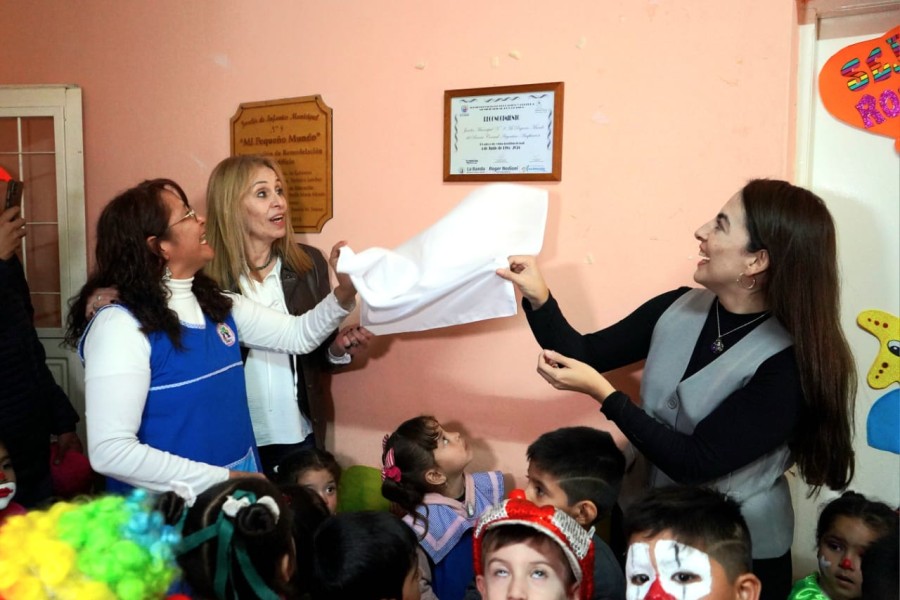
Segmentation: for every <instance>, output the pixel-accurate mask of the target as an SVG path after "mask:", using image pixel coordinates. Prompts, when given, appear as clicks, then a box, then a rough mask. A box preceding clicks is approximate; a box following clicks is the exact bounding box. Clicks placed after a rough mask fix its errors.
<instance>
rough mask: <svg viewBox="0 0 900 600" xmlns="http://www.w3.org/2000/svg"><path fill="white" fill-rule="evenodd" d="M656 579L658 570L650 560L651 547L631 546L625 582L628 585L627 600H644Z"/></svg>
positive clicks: (626, 565)
mask: <svg viewBox="0 0 900 600" xmlns="http://www.w3.org/2000/svg"><path fill="white" fill-rule="evenodd" d="M654 579H656V569H655V568H654V566H653V561H652V560H650V545H649V544H644V543H636V544H631V546H629V547H628V558H627V559H626V560H625V581H626V583H627V584H628V589H627V593H626V594H625V597H626V599H627V600H643V598H644V596H646V595H647V591H648V590H649V589H650V584H652V583H653V580H654Z"/></svg>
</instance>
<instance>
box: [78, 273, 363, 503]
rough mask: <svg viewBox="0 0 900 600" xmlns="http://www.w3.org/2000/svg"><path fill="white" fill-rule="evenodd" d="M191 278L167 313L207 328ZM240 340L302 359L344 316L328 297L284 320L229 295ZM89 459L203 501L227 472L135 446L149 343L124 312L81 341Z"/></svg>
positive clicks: (104, 319) (104, 316)
mask: <svg viewBox="0 0 900 600" xmlns="http://www.w3.org/2000/svg"><path fill="white" fill-rule="evenodd" d="M192 284H193V278H191V279H183V280H170V281H169V282H168V287H169V290H170V292H171V297H170V299H169V303H168V304H169V308H171V309H172V310H174V311H175V312H176V313H177V314H178V318H179V320H180V321H181V322H182V323H185V324H187V325H194V326H203V325H204V323H205V320H204V318H203V311H202V310H201V309H200V304H199V303H198V302H197V298H196V297H195V296H194V294H193V292H192V291H191V285H192ZM229 296H230V297H231V299H232V301H233V303H234V304H233V306H232V309H231V312H232V316H233V317H234V321H235V324H236V325H237V329H238V337H239V339H240V341H241V343H242V344H243V345H246V346H248V347H251V348H268V349H272V350H278V351H282V352H290V353H296V354H304V353H307V352H310V351H312V350H314V349H315V348H317V347H318V346H319V345H320V344H321V343H322V342H323V341H324V340H325V339H326V338H327V337H328V336H329V335H330V334H331V332H332V331H334V330H335V328H336V327H337V326H338V325H339V324H340V323H341V321H342V320H343V319H344V318H345V317H346V316H347V314H348V311H347V310H345V309H344V308H342V307H341V306H340V304H339V303H338V301H337V298H335V296H334V294H333V293H332V294H329V295H328V297H326V298H325V300H323V301H322V302H320V303H319V304H318V305H316V307H315V309H313V310H311V311H309V312H307V313H305V314H303V315H301V316H299V317H295V316H292V315H285V314H281V313H279V312H276V311H273V310H270V309H268V308H266V307H264V306H261V305H259V304H256V303H254V302H252V301H250V300H248V299H246V298H244V297H243V296H241V295H239V294H229ZM84 362H85V378H84V379H85V396H86V404H87V407H86V411H85V412H86V416H87V419H86V420H87V434H88V453H89V456H90V460H91V465H92V466H93V468H94V470H96V471H97V472H98V473H102V474H104V475H108V476H110V477H114V478H116V479H119V480H120V481H124V482H126V483H128V484H130V485H134V486H139V487H143V488H147V489H150V490H153V491H168V490H172V489H174V488H177V487H179V486H178V485H177V484H176V485H175V486H173V482H177V483H178V484H181V485H182V486H187V487H188V488H189V489H191V490H193V491H194V493H200V492H201V491H203V490H205V489H206V488H208V487H210V486H211V485H213V484H216V483H219V482H221V481H225V480H226V479H228V469H226V468H224V467H218V466H213V465H209V464H206V463H201V462H197V461H193V460H189V459H187V458H184V457H181V456H175V455H173V454H171V453H169V452H164V451H162V450H158V449H156V448H153V447H151V446H148V445H146V444H142V443H141V442H140V441H139V440H138V438H137V432H138V430H139V428H140V425H141V415H142V414H143V411H144V405H145V403H146V400H147V394H148V393H149V390H150V342H149V340H148V339H147V336H146V335H145V334H144V333H142V332H141V331H140V325H139V323H138V322H137V321H136V320H135V319H134V317H132V316H131V314H130V313H127V312H126V311H123V310H101V311H100V312H99V313H98V314H97V316H96V317H95V318H94V322H93V323H92V324H91V327H90V330H89V331H88V334H87V337H86V338H85V341H84Z"/></svg>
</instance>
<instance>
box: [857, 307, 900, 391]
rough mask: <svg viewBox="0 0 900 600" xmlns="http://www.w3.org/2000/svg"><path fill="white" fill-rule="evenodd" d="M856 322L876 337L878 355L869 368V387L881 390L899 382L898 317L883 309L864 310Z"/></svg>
mask: <svg viewBox="0 0 900 600" xmlns="http://www.w3.org/2000/svg"><path fill="white" fill-rule="evenodd" d="M856 323H857V324H858V325H859V326H860V327H862V328H863V329H865V330H866V331H868V332H869V333H871V334H872V335H874V336H875V337H877V338H878V342H879V344H880V347H879V348H878V356H876V357H875V362H874V363H872V368H871V369H869V375H868V377H866V381H867V382H868V383H869V387H872V388H875V389H876V390H881V389H884V388H886V387H887V386H889V385H890V384H892V383H894V382H895V381H897V382H900V319H898V318H897V315H892V314H891V313H887V312H884V311H883V310H864V311H862V312H861V313H859V316H858V317H856Z"/></svg>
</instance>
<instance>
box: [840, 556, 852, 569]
mask: <svg viewBox="0 0 900 600" xmlns="http://www.w3.org/2000/svg"><path fill="white" fill-rule="evenodd" d="M840 567H841V568H842V569H847V570H850V569H852V568H853V563H852V562H850V559H849V558H844V559H843V560H841V562H840Z"/></svg>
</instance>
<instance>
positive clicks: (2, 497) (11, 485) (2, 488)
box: [0, 442, 16, 511]
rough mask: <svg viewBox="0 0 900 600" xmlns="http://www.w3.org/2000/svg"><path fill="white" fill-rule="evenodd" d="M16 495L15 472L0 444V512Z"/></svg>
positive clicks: (6, 452)
mask: <svg viewBox="0 0 900 600" xmlns="http://www.w3.org/2000/svg"><path fill="white" fill-rule="evenodd" d="M15 495H16V471H15V469H13V464H12V460H11V459H10V457H9V452H8V451H7V450H6V446H5V445H4V444H3V443H2V442H0V511H3V510H6V507H7V506H9V504H10V502H12V499H13V497H14V496H15Z"/></svg>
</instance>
